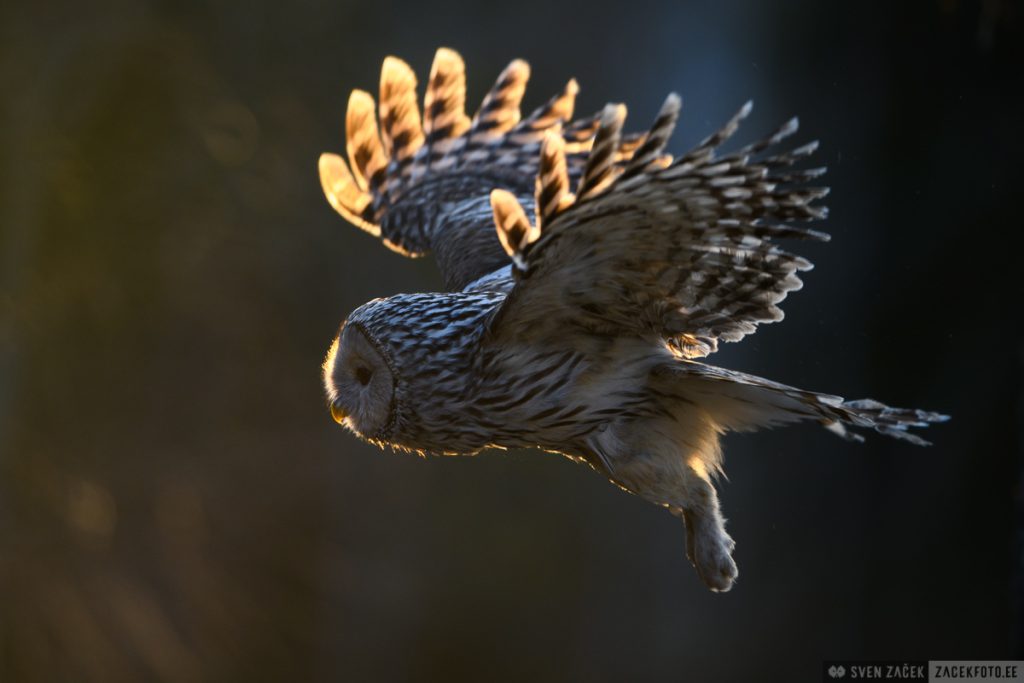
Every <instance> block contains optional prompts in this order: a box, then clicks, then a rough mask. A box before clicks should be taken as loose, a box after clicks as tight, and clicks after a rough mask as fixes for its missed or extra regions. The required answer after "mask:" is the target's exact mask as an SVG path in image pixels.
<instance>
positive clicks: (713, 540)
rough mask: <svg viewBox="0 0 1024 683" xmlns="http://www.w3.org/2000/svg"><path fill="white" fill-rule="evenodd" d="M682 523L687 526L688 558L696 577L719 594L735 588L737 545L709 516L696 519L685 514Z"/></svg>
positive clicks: (737, 574)
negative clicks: (734, 556) (733, 552)
mask: <svg viewBox="0 0 1024 683" xmlns="http://www.w3.org/2000/svg"><path fill="white" fill-rule="evenodd" d="M683 520H684V521H685V522H686V557H687V558H688V559H689V560H690V562H692V563H693V566H694V568H695V569H696V570H697V576H699V577H700V580H701V581H703V582H704V585H705V586H707V587H708V588H709V589H710V590H712V591H715V592H716V593H724V592H725V591H727V590H729V589H730V588H732V584H733V582H734V581H736V577H737V576H739V570H738V569H737V568H736V562H735V561H734V560H733V559H732V551H733V548H735V547H736V542H735V541H733V540H732V538H731V537H730V536H729V534H727V533H726V532H725V529H724V528H723V527H722V526H721V523H717V522H716V520H714V519H711V518H710V515H696V514H694V513H693V512H690V511H688V510H684V511H683Z"/></svg>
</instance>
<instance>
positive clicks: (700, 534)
mask: <svg viewBox="0 0 1024 683" xmlns="http://www.w3.org/2000/svg"><path fill="white" fill-rule="evenodd" d="M684 472H685V473H684V477H685V486H684V489H683V490H684V492H685V495H684V496H681V498H682V499H683V500H680V502H679V504H678V505H669V506H668V509H669V511H670V512H671V513H672V514H673V515H675V516H676V517H679V518H681V519H682V520H683V523H684V524H685V526H686V557H687V558H688V559H689V560H690V562H691V563H693V566H694V568H695V569H696V570H697V575H698V576H699V577H700V579H701V581H703V582H704V585H706V586H707V587H708V588H710V589H711V590H713V591H716V592H719V591H721V592H724V591H727V590H729V589H730V588H732V584H733V582H734V581H735V580H736V577H737V576H738V575H739V570H738V569H737V568H736V562H735V561H734V560H733V559H732V551H733V549H734V548H735V547H736V542H735V541H733V540H732V537H730V536H729V534H728V533H727V532H726V530H725V519H724V518H723V517H722V511H721V507H720V505H719V502H718V494H717V493H716V491H715V488H714V486H713V485H712V484H711V480H710V478H709V477H708V475H707V472H706V470H705V469H704V467H703V463H702V462H700V461H699V460H697V461H696V462H688V463H687V464H686V468H685V471H684Z"/></svg>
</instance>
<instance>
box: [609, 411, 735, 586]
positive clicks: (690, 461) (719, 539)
mask: <svg viewBox="0 0 1024 683" xmlns="http://www.w3.org/2000/svg"><path fill="white" fill-rule="evenodd" d="M638 434H639V431H631V432H630V433H629V434H624V435H616V436H627V440H626V441H623V440H620V439H615V440H614V441H612V440H611V439H609V438H607V437H606V438H605V439H603V440H602V441H603V443H601V444H600V445H601V446H604V447H605V448H601V449H598V450H599V451H603V452H604V453H605V454H606V455H605V462H607V463H608V465H609V470H610V474H611V476H612V479H613V481H615V482H616V483H618V484H619V485H621V486H623V487H624V488H626V489H627V490H629V491H632V492H634V493H636V494H637V495H639V496H641V497H643V498H645V499H647V500H649V501H651V502H652V503H655V504H657V505H661V506H663V507H665V508H668V510H669V511H670V512H671V513H672V514H674V515H675V516H677V517H679V518H681V519H682V520H683V522H684V524H685V525H686V556H687V557H688V558H689V560H690V562H692V563H693V566H694V567H695V568H696V570H697V575H698V576H699V577H700V579H701V581H703V582H704V584H705V585H706V586H707V587H708V588H710V589H711V590H713V591H716V592H718V591H722V592H724V591H727V590H729V589H730V588H732V584H733V582H734V581H735V580H736V577H737V576H738V574H739V571H738V570H737V568H736V563H735V562H734V561H733V559H732V551H733V548H734V547H735V546H736V544H735V542H734V541H733V540H732V538H731V537H730V536H729V534H728V533H726V531H725V519H724V518H723V517H722V512H721V509H720V507H719V502H718V494H717V493H716V492H715V488H714V486H713V485H712V483H711V477H710V475H709V473H708V469H707V465H706V458H705V457H704V456H702V454H701V452H699V450H698V452H695V453H693V454H691V455H690V456H688V457H683V456H682V455H681V454H680V453H679V450H678V447H677V446H675V445H674V444H673V443H672V442H670V441H668V440H667V439H663V438H655V439H644V438H643V437H639V438H637V439H635V440H632V439H628V437H629V436H635V435H638ZM637 442H639V443H637ZM629 443H632V444H633V448H636V446H641V448H640V450H639V452H638V451H635V450H633V449H632V448H630V447H629V446H628V445H627V444H629ZM609 446H611V448H608V447H609Z"/></svg>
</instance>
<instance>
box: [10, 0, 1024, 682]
mask: <svg viewBox="0 0 1024 683" xmlns="http://www.w3.org/2000/svg"><path fill="white" fill-rule="evenodd" d="M897 7H898V8H897ZM1022 22H1024V16H1022V11H1021V7H1020V6H1019V5H1018V4H1016V3H1014V2H1009V1H999V0H987V1H983V2H957V1H956V0H945V1H943V2H931V1H927V2H915V3H893V4H892V5H878V6H876V7H872V6H870V4H869V3H816V2H811V1H810V0H807V1H801V0H784V1H782V2H775V3H758V2H755V1H754V0H745V1H737V2H723V3H713V4H712V3H696V2H670V1H669V0H665V1H664V2H661V3H648V2H631V3H628V4H612V3H608V2H597V3H591V4H580V5H576V6H570V5H561V4H556V3H551V2H538V1H536V0H524V1H523V2H517V3H505V4H501V5H498V4H495V5H488V4H487V3H479V2H457V1H456V0H441V1H439V2H429V3H401V2H387V1H383V2H375V3H360V4H355V3H349V2H333V3H320V2H314V1H312V0H301V1H299V2H292V3H281V2H267V1H265V0H256V1H253V2H246V3H228V2H209V3H186V2H182V3H176V2H158V1H156V0H151V1H144V2H127V1H125V2H99V3H71V2H67V3H60V2H48V3H36V4H31V5H30V4H27V3H21V4H17V3H15V4H5V5H4V6H3V7H2V9H0V92H2V95H3V106H2V109H0V111H2V118H0V174H2V175H0V680H2V681H122V680H124V681H136V680H159V681H260V680H277V681H284V680H287V681H299V680H344V681H350V680H351V681H364V680H366V681H388V680H422V681H425V680H445V681H452V680H461V679H466V680H508V681H520V680H588V681H603V680H607V681H615V680H634V681H640V680H652V681H653V680H658V681H666V680H674V681H678V680H690V681H735V680H758V681H774V680H778V681H795V680H815V679H817V677H818V676H819V675H820V674H819V671H820V663H821V661H822V660H824V659H837V658H872V659H883V658H900V657H913V658H924V659H926V658H934V659H965V658H1009V657H1012V656H1017V657H1024V648H1022V645H1021V638H1022V633H1021V630H1020V628H1021V615H1022V604H1024V603H1022V588H1024V586H1022V583H1021V579H1022V577H1024V573H1022V571H1021V562H1022V560H1021V557H1022V543H1021V528H1022V524H1021V520H1022V507H1021V492H1020V483H1021V481H1022V476H1021V475H1022V467H1021V464H1022V459H1021V448H1022V446H1021V444H1022V443H1024V434H1022V428H1021V424H1022V402H1021V376H1022V365H1024V345H1022V343H1021V334H1020V313H1021V309H1020V295H1021V293H1022V289H1021V284H1020V265H1019V261H1018V259H1019V258H1020V256H1019V250H1017V249H1015V248H1013V244H1014V243H1015V241H1016V240H1019V239H1020V229H1021V225H1020V221H1021V218H1020V199H1019V192H1020V190H1019V186H1020V181H1021V174H1020V171H1019V166H1020V158H1021V157H1020V153H1021V151H1022V144H1021V121H1024V106H1022V99H1021V98H1022V88H1021V85H1022V82H1021V73H1022V66H1024V60H1022V47H1021V46H1022V44H1024V32H1022ZM442 45H445V46H450V47H453V48H455V49H457V50H459V51H460V52H461V53H462V54H463V56H464V58H465V60H466V63H467V67H468V71H469V90H470V97H469V101H470V102H471V103H472V105H471V106H475V104H476V102H478V101H479V99H480V98H481V97H482V96H483V94H484V92H485V91H486V88H487V87H489V85H490V83H491V82H492V80H493V78H494V77H495V76H496V75H497V73H498V72H499V71H500V69H501V68H502V67H503V66H504V65H505V63H507V62H508V61H509V60H510V59H512V58H514V57H523V58H526V59H527V60H528V61H530V63H531V65H532V67H533V74H534V77H533V80H532V82H531V87H530V88H529V90H528V93H527V101H526V103H525V105H526V106H527V107H532V106H535V105H537V104H539V103H540V102H542V101H543V100H544V99H546V98H547V97H548V96H549V95H551V94H552V93H554V92H555V91H556V90H557V89H559V88H560V87H561V86H562V84H563V83H564V81H565V80H566V79H567V78H568V77H570V76H576V77H577V78H578V79H579V80H580V83H581V85H582V88H583V89H582V93H581V97H580V101H579V108H578V111H579V112H582V113H587V112H590V111H594V110H597V109H598V108H599V107H600V106H602V105H603V104H604V103H605V102H607V101H609V100H622V101H625V102H626V103H627V104H628V105H629V106H630V111H631V114H632V118H631V121H632V127H633V128H637V127H640V126H642V125H646V123H647V122H648V121H649V120H651V118H652V117H653V115H654V113H655V112H656V110H657V107H658V106H659V104H660V103H661V101H662V99H663V97H664V94H665V93H666V92H668V91H669V90H676V91H679V92H680V93H682V95H683V97H684V114H683V118H682V123H681V128H680V131H679V132H678V133H677V136H676V139H675V141H674V143H673V145H672V150H673V151H675V152H680V151H682V150H684V149H685V147H686V146H687V145H689V144H693V143H694V142H696V141H698V140H699V139H700V138H702V137H703V136H705V135H707V134H708V133H709V132H711V131H712V130H713V129H714V128H715V127H716V125H717V124H719V123H720V122H722V121H723V120H724V119H725V118H726V117H728V116H729V115H730V114H731V113H732V112H733V111H734V110H735V109H736V108H738V107H739V105H740V104H742V102H743V101H745V100H746V99H747V98H749V97H753V98H754V99H755V102H756V107H755V111H754V114H753V116H752V117H751V118H750V120H749V123H748V124H747V125H746V127H745V129H744V130H743V131H741V133H740V136H739V137H740V138H741V139H742V141H748V140H750V139H751V136H753V135H755V134H758V133H764V132H766V131H768V130H769V129H771V128H772V127H773V126H774V125H776V124H777V123H779V122H781V121H782V120H784V119H785V118H786V117H788V116H789V115H792V114H794V113H796V114H799V115H800V116H801V118H802V122H803V132H802V133H801V136H802V138H801V139H802V140H809V139H813V138H820V139H821V140H822V142H823V146H822V152H821V153H820V156H819V159H820V160H821V161H822V162H823V163H827V164H828V165H829V166H830V167H831V171H830V173H829V175H828V176H827V180H828V183H829V184H830V185H831V186H832V187H833V194H832V196H831V197H830V198H829V204H830V206H831V208H832V218H830V220H829V221H828V224H827V226H826V229H828V230H829V231H830V232H832V233H833V235H834V239H833V242H832V243H831V244H828V245H822V246H817V245H812V246H810V247H808V249H810V250H811V251H810V252H807V253H808V255H809V256H810V257H812V259H813V260H814V261H815V263H816V264H817V266H818V269H817V270H815V271H814V272H812V273H810V274H808V277H806V278H805V283H806V289H805V291H802V292H800V293H798V294H795V295H793V296H792V297H791V299H790V300H789V301H787V305H786V311H787V320H786V322H785V323H784V324H782V325H773V326H770V327H767V328H764V329H762V331H761V332H759V333H758V334H757V335H756V336H755V337H753V338H750V339H748V341H747V342H745V343H744V344H742V345H739V346H736V347H734V348H728V349H726V350H725V351H724V352H723V353H721V354H719V355H718V356H717V357H716V358H714V359H712V360H713V362H717V363H720V364H723V365H728V366H731V367H737V368H740V369H743V370H747V371H750V372H755V373H758V374H763V375H766V376H769V377H772V378H774V379H778V380H781V381H786V382H790V383H794V384H797V385H800V386H806V387H807V388H812V389H819V390H825V391H830V392H835V393H840V394H843V395H846V396H850V397H853V398H858V397H861V396H872V397H875V398H878V399H881V400H885V401H887V402H891V403H894V404H897V405H909V406H920V407H924V408H928V409H933V410H939V411H943V412H948V413H951V414H952V415H953V416H954V419H953V421H952V422H951V423H949V424H948V425H945V426H940V427H937V428H935V429H933V430H931V433H930V434H929V435H928V436H929V437H930V438H932V439H933V440H934V441H935V442H936V445H935V446H934V447H933V448H931V449H916V448H913V447H911V446H907V445H905V444H901V443H897V442H892V441H889V440H887V439H884V438H881V437H877V438H872V437H869V438H868V442H867V443H866V444H864V445H856V444H848V443H845V442H842V441H839V440H838V439H835V438H834V437H832V436H831V435H829V434H827V433H825V432H824V431H823V430H819V429H816V428H814V427H804V428H792V429H788V430H785V431H779V432H771V433H767V434H759V435H754V436H743V435H737V436H731V437H729V438H727V439H726V444H725V445H726V453H727V471H728V473H729V481H728V482H725V483H723V486H722V497H723V499H724V505H725V510H726V514H727V516H729V517H730V519H731V522H730V530H731V531H732V533H733V536H734V537H735V538H736V540H737V544H738V545H737V551H736V558H737V560H738V562H739V565H740V572H741V575H740V581H739V583H738V584H737V586H736V587H735V589H734V590H733V591H732V592H731V593H729V594H727V595H712V594H709V593H708V592H707V591H706V590H705V589H704V588H703V587H702V586H701V584H700V583H699V581H698V580H697V578H696V576H695V574H694V572H693V571H692V569H691V568H690V566H689V565H688V564H687V562H686V560H685V557H684V552H683V531H682V528H681V527H680V525H679V524H678V522H677V520H675V519H674V518H672V517H670V516H669V515H666V514H664V512H663V511H661V510H658V509H656V508H654V507H652V506H649V505H647V504H645V503H643V502H642V501H640V500H639V499H636V498H633V497H630V496H627V495H625V494H623V493H622V492H620V491H619V490H617V489H615V488H614V487H612V486H610V485H608V484H607V483H606V482H604V481H603V480H601V478H600V477H598V476H596V475H595V474H593V473H591V472H589V471H588V470H586V469H584V468H581V467H578V466H575V465H572V464H571V463H569V462H568V461H565V460H562V459H559V458H557V457H554V456H550V455H543V454H539V453H499V454H486V455H483V456H481V457H479V458H473V459H430V460H424V459H419V458H416V457H412V456H407V455H396V454H391V453H381V452H379V451H377V450H376V449H374V448H371V447H368V446H365V445H362V444H360V443H358V442H357V441H356V440H355V439H354V438H353V437H351V436H350V435H348V434H346V433H344V432H343V431H341V430H340V429H338V428H337V426H336V425H334V423H333V422H331V420H330V418H329V416H328V414H327V411H326V409H325V406H324V400H323V398H322V392H321V388H320V384H319V365H320V362H321V359H322V357H323V354H324V353H325V351H326V349H327V346H328V344H329V342H330V340H331V337H332V335H333V334H334V332H335V331H336V329H337V326H338V324H339V322H340V321H341V320H342V319H343V318H344V317H345V315H346V314H347V313H348V312H349V311H350V310H351V309H353V308H354V307H356V306H357V305H359V304H360V303H363V302H364V301H366V300H368V299H370V298H373V297H377V296H385V295H388V294H392V293H396V292H399V291H424V290H427V291H429V290H432V289H437V288H439V287H440V279H439V277H438V275H437V273H436V272H435V270H434V267H433V264H432V263H431V262H430V260H429V259H425V260H421V261H410V260H405V259H402V258H400V257H398V256H397V255H394V254H391V253H389V252H387V251H386V250H385V249H384V248H383V247H382V246H380V245H379V244H377V243H375V242H374V240H373V239H372V238H370V237H369V236H366V235H363V234H362V233H360V232H359V231H358V230H356V229H355V228H353V227H351V226H349V225H347V224H346V223H345V222H344V221H343V220H342V219H341V218H340V217H338V216H336V215H334V214H333V213H332V211H331V210H330V208H329V207H328V205H327V203H326V201H325V200H324V199H323V196H322V194H321V191H320V186H319V181H318V179H317V176H316V160H317V156H318V155H319V153H320V152H321V151H325V150H332V151H337V150H341V149H343V145H344V138H343V130H342V121H343V116H344V107H345V103H346V100H347V97H348V93H349V91H350V90H351V89H354V88H364V89H368V90H371V91H375V90H376V77H377V72H378V69H379V65H380V62H381V60H382V59H383V58H384V56H386V55H388V54H397V55H399V56H402V57H403V58H405V59H406V60H407V61H409V63H410V64H411V65H412V66H413V68H414V69H415V70H416V71H417V72H418V73H420V74H421V75H425V74H426V73H427V71H428V69H429V65H430V60H431V57H432V54H433V50H434V49H435V48H436V47H438V46H442Z"/></svg>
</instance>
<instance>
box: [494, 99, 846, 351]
mask: <svg viewBox="0 0 1024 683" xmlns="http://www.w3.org/2000/svg"><path fill="white" fill-rule="evenodd" d="M679 109H680V100H679V98H678V97H677V96H675V95H670V96H669V98H668V99H667V100H666V102H665V105H664V106H663V108H662V110H661V112H660V114H659V115H658V118H657V120H656V121H655V123H654V125H653V127H652V128H651V130H650V132H649V133H648V135H647V137H646V141H645V143H644V144H643V145H642V146H641V147H640V148H639V149H637V150H636V151H635V154H634V155H633V157H632V160H631V161H630V162H629V163H628V164H626V165H624V166H623V167H621V168H620V167H616V166H614V165H613V164H610V163H609V162H608V160H609V159H610V158H612V157H613V156H614V155H615V150H616V149H617V146H618V144H619V138H620V135H621V129H622V124H623V120H624V118H625V108H624V107H622V106H621V105H609V106H608V107H606V108H605V111H604V113H603V114H602V118H601V122H600V126H599V129H598V131H597V133H596V136H595V140H594V142H593V145H592V150H591V152H590V154H589V156H588V158H587V160H586V163H585V166H584V171H583V174H582V176H581V178H580V181H579V182H578V183H577V184H575V193H573V192H571V179H570V178H569V176H568V174H567V172H566V160H565V153H564V144H563V142H562V140H561V139H559V138H558V137H556V136H549V137H547V138H546V139H545V141H544V145H543V149H542V153H541V168H540V172H539V175H538V177H537V182H536V195H535V197H536V198H535V201H536V206H537V209H536V214H537V219H536V221H534V222H532V223H531V222H530V221H529V220H528V219H527V217H526V215H525V212H524V211H523V209H522V207H521V206H520V205H519V203H518V201H517V200H516V198H515V197H513V196H511V195H510V194H508V193H506V192H502V191H500V190H499V191H496V192H494V193H492V195H491V203H492V209H493V212H494V219H495V223H496V224H497V228H498V237H499V239H500V241H501V243H502V245H503V246H504V247H505V249H506V251H507V253H508V254H509V256H510V257H511V258H512V260H513V262H514V268H515V271H514V272H515V275H516V278H517V283H516V286H515V287H514V288H513V290H512V291H511V293H510V294H509V297H508V299H507V300H506V301H505V303H504V304H503V306H502V307H501V309H500V310H499V312H498V314H497V315H496V317H495V319H494V320H493V321H492V325H493V326H494V331H495V332H500V333H502V334H516V333H518V332H522V333H524V334H526V333H529V334H537V333H538V331H539V330H544V329H545V327H547V328H548V332H549V333H550V334H553V335H556V336H557V335H559V334H561V332H560V331H561V330H564V329H566V326H569V325H571V326H576V327H582V328H585V329H587V330H588V331H591V332H595V333H599V334H603V335H623V334H641V335H651V334H656V335H660V336H661V337H663V338H664V339H665V340H667V341H668V342H669V343H670V344H671V345H674V346H676V347H677V348H678V349H679V351H680V352H681V353H682V354H683V355H685V356H687V357H699V356H703V355H707V354H708V353H711V352H713V351H715V350H716V349H717V344H718V342H719V340H723V341H738V340H740V339H742V338H743V337H744V336H745V335H748V334H751V333H753V332H754V331H755V330H756V329H757V325H759V324H761V323H767V322H774V321H777V320H781V319H782V311H781V310H780V309H779V307H778V304H779V303H780V302H781V301H782V300H783V299H784V298H785V297H786V295H787V294H788V293H789V292H791V291H794V290H797V289H799V288H800V287H801V286H802V283H801V281H800V279H799V277H798V275H797V274H798V272H799V271H803V270H808V269H810V268H811V264H810V262H808V261H807V260H806V259H804V258H802V257H800V256H796V255H794V254H791V253H789V252H787V251H784V250H782V249H781V248H779V246H777V244H776V243H775V240H777V239H780V238H793V239H803V240H819V241H824V240H827V239H828V235H826V234H824V233H821V232H817V231H814V230H810V229H808V228H806V227H802V226H799V225H793V224H792V223H793V222H802V221H808V220H813V219H818V218H823V217H824V216H825V215H826V209H825V208H824V207H822V206H818V205H815V204H813V202H814V200H816V199H818V198H820V197H823V196H825V194H827V188H819V187H805V186H802V184H803V183H804V182H805V181H807V180H810V179H812V178H815V177H817V176H819V175H821V174H822V173H823V172H824V169H811V170H805V171H796V172H791V171H789V170H788V167H790V166H792V165H793V164H794V163H796V162H798V161H800V160H802V159H804V158H805V157H807V156H809V155H810V154H811V153H812V152H813V151H814V150H815V148H816V146H817V145H816V143H810V144H807V145H804V146H802V147H799V148H797V149H793V150H791V151H787V152H781V153H777V152H773V151H772V148H773V147H774V146H776V145H777V144H778V143H779V142H781V141H782V140H783V139H784V138H786V137H787V136H789V135H791V134H792V133H793V132H795V131H796V130H797V120H796V119H792V120H790V121H789V122H787V123H786V124H785V125H783V126H782V127H780V128H779V129H778V130H776V131H775V132H774V133H773V134H772V135H770V136H769V137H767V138H765V139H763V140H761V141H759V142H756V143H754V144H751V145H747V146H746V147H743V148H742V149H740V150H738V151H736V152H733V153H729V154H725V155H721V156H720V155H719V154H718V148H719V146H720V145H721V144H722V143H724V142H725V141H726V140H728V139H729V138H730V137H731V136H732V135H733V134H734V133H735V131H736V130H737V128H738V127H739V124H740V122H741V121H742V120H743V119H744V118H745V117H746V116H747V115H748V114H749V112H750V109H751V105H750V103H747V104H746V105H745V106H744V107H743V108H742V109H741V110H740V111H739V113H737V114H736V116H734V117H733V118H732V119H731V120H730V121H729V122H728V123H726V124H725V126H723V127H722V128H721V129H720V130H718V131H717V132H716V133H714V134H713V135H711V136H710V137H709V138H707V139H706V140H704V141H703V142H702V143H701V144H699V145H698V146H697V147H696V148H694V149H693V150H691V151H690V152H689V153H687V154H686V155H684V156H682V157H681V158H679V159H677V160H675V161H673V162H671V163H666V162H665V161H664V159H665V157H664V155H663V154H662V150H663V148H664V145H665V144H666V142H667V140H668V138H669V136H670V135H671V132H672V130H673V128H674V126H675V123H676V119H677V118H678V114H679ZM540 333H541V334H544V332H540Z"/></svg>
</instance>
